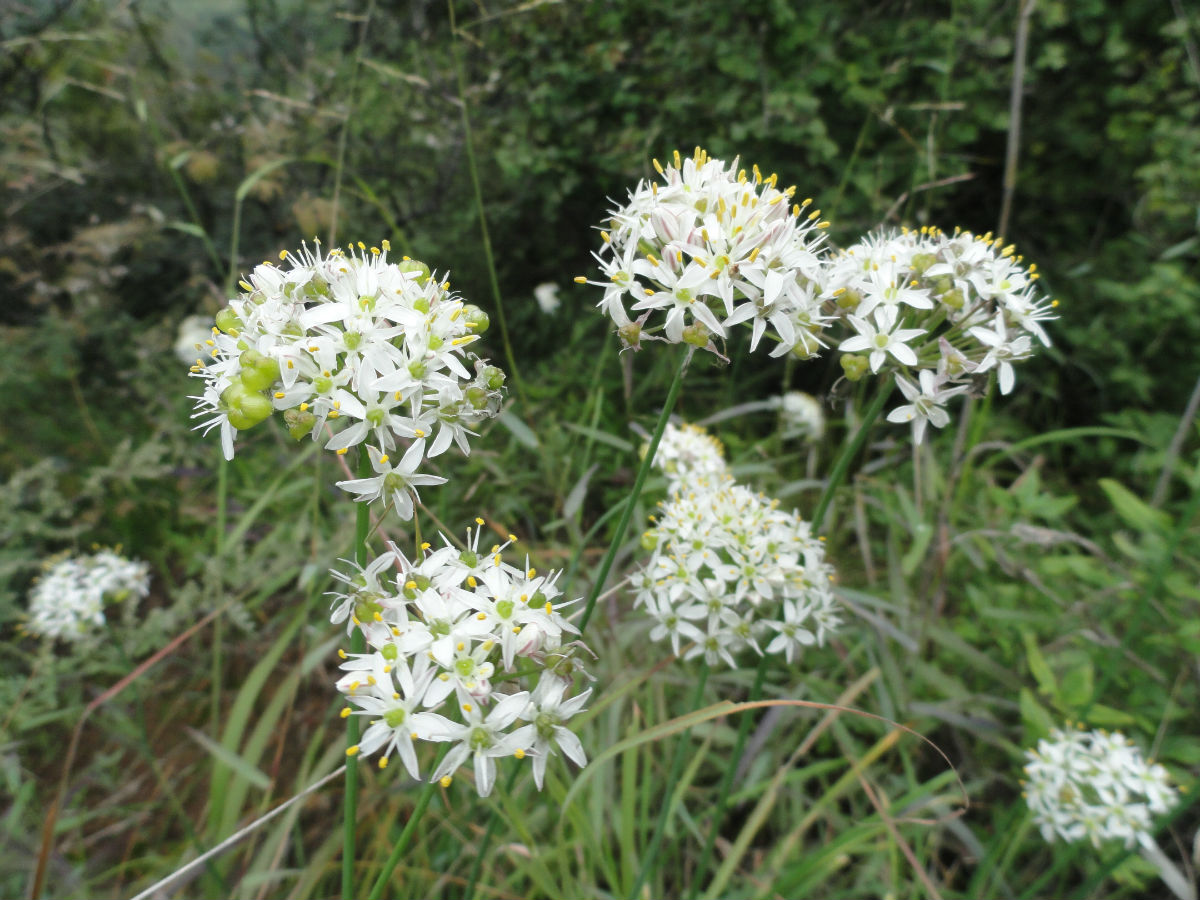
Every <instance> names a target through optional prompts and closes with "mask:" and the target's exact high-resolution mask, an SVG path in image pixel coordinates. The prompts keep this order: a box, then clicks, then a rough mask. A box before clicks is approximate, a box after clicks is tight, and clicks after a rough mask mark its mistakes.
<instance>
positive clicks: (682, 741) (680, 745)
mask: <svg viewBox="0 0 1200 900" xmlns="http://www.w3.org/2000/svg"><path fill="white" fill-rule="evenodd" d="M707 681H708V660H707V659H705V660H704V665H703V666H701V667H700V677H699V678H698V679H697V680H696V690H695V691H693V692H692V702H691V703H690V704H688V709H689V710H693V709H699V708H700V703H701V701H703V699H704V684H705V682H707ZM743 718H745V717H744V716H743ZM691 733H692V732H691V729H690V728H689V729H687V730H686V731H684V732H683V733H682V734H680V735H679V739H678V740H677V741H676V742H675V757H674V759H672V760H671V773H670V775H668V776H667V783H666V785H664V788H663V792H662V808H661V809H660V810H659V813H658V823H657V824H656V825H655V826H654V836H653V837H651V838H650V843H649V845H647V847H646V851H645V853H643V854H642V868H641V871H639V872H638V876H637V879H636V880H635V881H634V883H633V888H632V889H631V890H630V891H629V893H627V894H626V895H625V896H626V897H628V898H629V900H633V898H634V897H636V896H637V895H638V893H639V892H640V891H641V889H642V885H643V884H645V883H646V878H647V877H648V876H649V875H650V868H651V867H652V866H654V865H655V863H657V862H658V848H659V847H660V846H661V845H662V839H663V833H664V832H665V831H666V829H667V819H668V818H669V817H670V815H671V798H672V795H673V794H674V793H675V785H676V784H678V783H679V774H680V772H681V771H682V770H683V757H684V754H685V753H686V752H687V748H688V745H689V741H688V737H689V736H690V735H691ZM731 768H732V767H731Z"/></svg>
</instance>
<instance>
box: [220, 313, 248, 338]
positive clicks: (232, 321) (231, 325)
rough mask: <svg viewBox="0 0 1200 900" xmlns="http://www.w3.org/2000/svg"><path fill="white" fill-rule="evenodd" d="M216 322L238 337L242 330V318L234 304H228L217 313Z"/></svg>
mask: <svg viewBox="0 0 1200 900" xmlns="http://www.w3.org/2000/svg"><path fill="white" fill-rule="evenodd" d="M216 323H217V327H218V328H220V329H221V330H222V331H223V332H225V333H226V334H228V335H231V336H233V337H237V334H238V332H239V331H241V330H242V320H241V318H239V316H238V314H237V313H236V312H235V311H234V309H233V307H232V306H226V307H225V308H224V309H222V310H221V311H220V312H219V313H217V318H216Z"/></svg>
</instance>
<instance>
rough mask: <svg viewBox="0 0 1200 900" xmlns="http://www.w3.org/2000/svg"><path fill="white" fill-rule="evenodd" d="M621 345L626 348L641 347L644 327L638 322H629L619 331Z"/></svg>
mask: <svg viewBox="0 0 1200 900" xmlns="http://www.w3.org/2000/svg"><path fill="white" fill-rule="evenodd" d="M617 334H618V335H620V337H621V343H623V344H624V345H625V346H626V347H640V346H641V343H642V326H641V325H640V324H638V323H637V322H629V323H628V324H625V325H622V326H621V327H620V328H618V329H617Z"/></svg>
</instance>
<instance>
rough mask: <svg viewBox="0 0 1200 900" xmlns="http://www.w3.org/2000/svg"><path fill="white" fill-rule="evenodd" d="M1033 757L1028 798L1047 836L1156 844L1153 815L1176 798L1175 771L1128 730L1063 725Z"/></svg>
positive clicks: (1029, 764)
mask: <svg viewBox="0 0 1200 900" xmlns="http://www.w3.org/2000/svg"><path fill="white" fill-rule="evenodd" d="M1026 756H1027V757H1028V762H1027V763H1026V764H1025V777H1026V781H1025V782H1023V784H1024V789H1025V799H1026V802H1028V804H1029V809H1030V810H1031V811H1032V812H1033V820H1034V822H1035V823H1036V824H1037V825H1038V826H1039V827H1040V828H1041V831H1042V836H1043V837H1044V838H1045V839H1046V840H1047V841H1053V840H1055V838H1056V837H1061V838H1062V839H1063V840H1064V841H1067V842H1074V841H1078V840H1081V839H1082V838H1087V839H1088V840H1090V841H1091V842H1092V844H1094V845H1095V846H1099V845H1100V843H1101V842H1102V841H1106V840H1110V839H1114V838H1115V839H1117V840H1120V841H1122V842H1124V844H1125V846H1126V847H1132V846H1133V845H1134V844H1135V843H1137V844H1141V845H1142V846H1144V847H1152V846H1153V845H1154V839H1153V836H1152V835H1151V834H1150V829H1151V826H1152V825H1153V821H1152V818H1153V816H1156V815H1161V814H1163V813H1165V812H1167V811H1168V810H1169V809H1170V808H1171V806H1172V804H1173V803H1174V802H1175V798H1176V796H1175V790H1174V789H1173V788H1172V787H1171V786H1170V785H1169V784H1168V776H1167V770H1166V769H1164V768H1163V767H1162V766H1161V765H1158V764H1156V763H1148V762H1147V761H1146V760H1145V759H1144V758H1143V757H1142V753H1141V751H1140V750H1139V749H1138V748H1137V747H1136V746H1135V745H1134V744H1133V743H1132V742H1131V741H1130V740H1129V739H1128V738H1126V737H1125V736H1124V735H1122V734H1121V733H1120V732H1106V731H1079V730H1070V731H1061V730H1059V729H1055V730H1054V731H1053V732H1051V734H1050V738H1049V740H1045V739H1043V740H1041V741H1038V746H1037V749H1036V750H1029V751H1026Z"/></svg>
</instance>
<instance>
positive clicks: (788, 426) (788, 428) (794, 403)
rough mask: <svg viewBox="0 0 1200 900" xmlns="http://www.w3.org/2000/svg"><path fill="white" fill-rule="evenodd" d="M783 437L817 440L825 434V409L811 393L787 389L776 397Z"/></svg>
mask: <svg viewBox="0 0 1200 900" xmlns="http://www.w3.org/2000/svg"><path fill="white" fill-rule="evenodd" d="M778 402H779V415H780V418H782V419H783V432H784V436H785V437H805V438H807V439H808V440H810V441H819V440H820V439H821V437H822V435H824V434H825V411H824V410H823V409H822V408H821V401H819V400H818V399H817V398H816V397H814V396H813V395H812V394H806V393H804V391H788V392H787V393H786V394H783V395H782V396H781V397H779V398H778Z"/></svg>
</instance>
